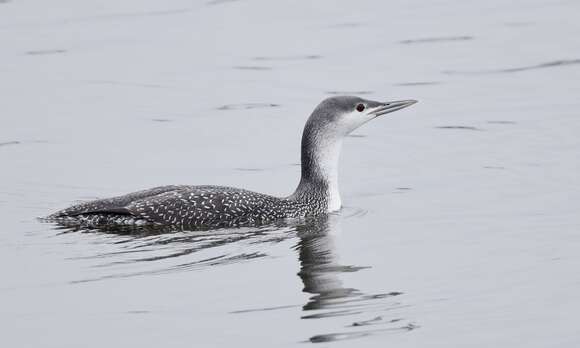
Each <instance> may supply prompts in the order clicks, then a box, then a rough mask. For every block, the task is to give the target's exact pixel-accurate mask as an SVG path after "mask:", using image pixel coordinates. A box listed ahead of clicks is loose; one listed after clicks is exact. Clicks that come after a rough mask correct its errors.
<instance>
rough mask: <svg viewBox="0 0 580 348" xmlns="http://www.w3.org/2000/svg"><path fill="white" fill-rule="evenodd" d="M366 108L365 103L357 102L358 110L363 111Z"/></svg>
mask: <svg viewBox="0 0 580 348" xmlns="http://www.w3.org/2000/svg"><path fill="white" fill-rule="evenodd" d="M364 110H365V106H364V104H357V106H356V111H358V112H363V111H364Z"/></svg>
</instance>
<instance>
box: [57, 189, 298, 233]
mask: <svg viewBox="0 0 580 348" xmlns="http://www.w3.org/2000/svg"><path fill="white" fill-rule="evenodd" d="M307 209H308V206H307V205H304V204H301V203H300V202H297V201H294V200H292V199H286V198H278V197H274V196H270V195H265V194H261V193H257V192H252V191H248V190H243V189H238V188H233V187H224V186H162V187H156V188H153V189H149V190H144V191H138V192H134V193H130V194H127V195H123V196H118V197H113V198H108V199H99V200H94V201H90V202H86V203H81V204H77V205H74V206H72V207H70V208H68V209H64V210H61V211H59V212H56V213H54V214H52V215H50V216H49V217H48V219H49V220H54V221H61V222H67V223H75V222H78V223H83V224H88V225H114V224H123V225H125V224H162V225H168V224H170V225H179V226H193V227H227V226H240V225H257V224H263V223H267V222H269V221H273V220H276V219H281V218H287V217H299V216H303V215H306V213H307Z"/></svg>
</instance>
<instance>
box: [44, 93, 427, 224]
mask: <svg viewBox="0 0 580 348" xmlns="http://www.w3.org/2000/svg"><path fill="white" fill-rule="evenodd" d="M416 102H417V101H416V100H400V101H391V102H377V101H372V100H365V99H362V98H359V97H355V96H336V97H331V98H327V99H325V100H323V101H322V102H321V103H320V104H319V105H318V106H317V107H316V108H315V109H314V111H313V112H312V114H311V115H310V117H309V118H308V120H307V121H306V125H305V126H304V131H303V133H302V147H301V162H302V163H301V178H300V182H299V184H298V187H297V188H296V190H295V191H294V193H292V194H291V195H290V196H288V197H274V196H270V195H267V194H262V193H257V192H252V191H248V190H244V189H239V188H234V187H226V186H186V185H180V186H161V187H156V188H152V189H149V190H144V191H138V192H133V193H129V194H126V195H123V196H118V197H113V198H106V199H98V200H93V201H89V202H85V203H80V204H77V205H74V206H72V207H70V208H67V209H64V210H61V211H58V212H56V213H54V214H52V215H50V216H48V217H47V218H46V220H48V221H53V222H57V223H62V224H66V225H80V226H83V225H85V226H89V227H99V226H111V225H113V226H118V225H121V226H123V225H133V226H134V225H172V226H181V227H189V228H200V229H205V228H218V227H233V226H253V225H260V224H265V223H270V222H273V221H275V220H278V219H284V218H301V217H309V216H318V215H322V214H326V213H329V212H333V211H337V210H339V209H340V208H341V205H342V203H341V199H340V193H339V190H338V160H339V155H340V150H341V146H342V142H343V139H344V138H345V137H346V136H347V135H348V134H349V133H351V132H352V131H353V130H355V129H356V128H358V127H360V126H362V125H363V124H365V123H367V122H368V121H370V120H372V119H374V118H376V117H378V116H381V115H384V114H387V113H391V112H393V111H397V110H400V109H403V108H406V107H408V106H410V105H413V104H415V103H416Z"/></svg>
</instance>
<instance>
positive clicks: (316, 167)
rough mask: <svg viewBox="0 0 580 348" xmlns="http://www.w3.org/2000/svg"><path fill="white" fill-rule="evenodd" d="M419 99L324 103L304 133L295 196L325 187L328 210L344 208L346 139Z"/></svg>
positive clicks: (347, 99)
mask: <svg viewBox="0 0 580 348" xmlns="http://www.w3.org/2000/svg"><path fill="white" fill-rule="evenodd" d="M416 102H417V101H416V100H400V101H390V102H377V101H372V100H366V99H362V98H359V97H353V96H338V97H332V98H328V99H325V100H323V101H322V102H321V103H320V104H318V106H317V107H316V109H314V111H313V112H312V115H310V117H309V118H308V121H306V126H305V127H304V133H303V134H302V178H301V181H300V184H299V186H298V189H297V190H296V193H295V195H298V196H301V195H305V194H306V195H307V194H309V192H312V191H313V188H314V189H315V190H318V189H320V188H322V190H323V191H324V192H325V193H324V195H325V196H326V197H327V198H326V199H327V203H328V207H327V208H328V211H334V210H337V209H339V208H340V205H341V202H340V195H339V193H338V158H339V156H340V148H341V145H342V139H344V137H345V136H347V135H348V134H349V133H350V132H352V131H353V130H355V129H357V128H358V127H360V126H362V125H363V124H365V123H367V122H368V121H370V120H372V119H374V118H376V117H378V116H381V115H385V114H388V113H390V112H393V111H397V110H400V109H403V108H406V107H407V106H410V105H413V104H415V103H416Z"/></svg>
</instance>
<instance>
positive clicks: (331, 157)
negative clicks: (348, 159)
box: [316, 138, 342, 212]
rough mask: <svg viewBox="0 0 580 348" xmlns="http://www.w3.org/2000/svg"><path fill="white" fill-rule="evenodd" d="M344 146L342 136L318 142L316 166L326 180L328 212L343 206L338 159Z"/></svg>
mask: <svg viewBox="0 0 580 348" xmlns="http://www.w3.org/2000/svg"><path fill="white" fill-rule="evenodd" d="M341 148H342V138H340V139H330V140H326V141H322V142H321V143H319V144H318V149H317V150H318V153H317V156H316V157H317V158H316V166H317V170H318V172H319V174H320V175H321V176H322V178H323V179H324V180H325V181H326V184H327V194H328V212H332V211H337V210H339V209H340V207H341V206H342V201H341V200H340V191H339V189H338V160H339V157H340V150H341Z"/></svg>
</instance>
